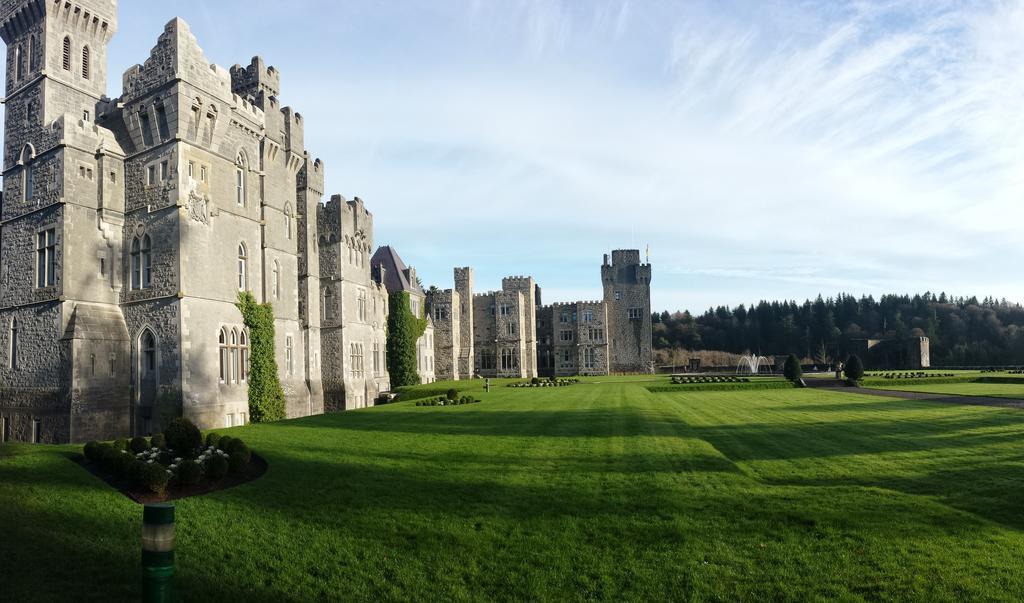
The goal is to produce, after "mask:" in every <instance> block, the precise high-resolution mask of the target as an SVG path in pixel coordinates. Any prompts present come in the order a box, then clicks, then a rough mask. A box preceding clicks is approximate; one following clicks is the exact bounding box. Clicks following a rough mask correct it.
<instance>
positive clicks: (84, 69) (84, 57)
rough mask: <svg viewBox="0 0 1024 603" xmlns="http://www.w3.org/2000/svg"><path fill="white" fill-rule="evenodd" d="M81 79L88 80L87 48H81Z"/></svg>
mask: <svg viewBox="0 0 1024 603" xmlns="http://www.w3.org/2000/svg"><path fill="white" fill-rule="evenodd" d="M82 77H83V78H85V79H89V47H88V46H83V47H82Z"/></svg>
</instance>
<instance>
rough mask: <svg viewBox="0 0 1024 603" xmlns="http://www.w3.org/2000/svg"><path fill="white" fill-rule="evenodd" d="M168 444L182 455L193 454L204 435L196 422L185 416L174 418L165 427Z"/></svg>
mask: <svg viewBox="0 0 1024 603" xmlns="http://www.w3.org/2000/svg"><path fill="white" fill-rule="evenodd" d="M164 438H166V439H167V446H168V447H169V448H170V449H171V450H174V451H175V452H177V453H178V454H179V455H181V456H191V455H192V453H193V452H195V449H196V448H199V446H201V445H202V443H203V436H202V434H200V433H199V428H198V427H196V426H195V423H193V422H192V421H189V420H188V419H186V418H185V417H177V418H175V419H172V420H171V422H170V423H168V424H167V427H166V428H164Z"/></svg>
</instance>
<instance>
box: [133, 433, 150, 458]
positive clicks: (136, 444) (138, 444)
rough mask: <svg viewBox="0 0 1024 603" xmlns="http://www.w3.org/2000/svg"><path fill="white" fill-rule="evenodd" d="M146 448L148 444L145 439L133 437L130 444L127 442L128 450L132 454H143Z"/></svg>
mask: <svg viewBox="0 0 1024 603" xmlns="http://www.w3.org/2000/svg"><path fill="white" fill-rule="evenodd" d="M148 448H149V442H147V441H146V438H144V437H141V436H135V437H134V438H132V441H131V442H128V449H129V450H131V451H132V452H134V453H135V454H138V453H140V452H145V451H146V450H147V449H148Z"/></svg>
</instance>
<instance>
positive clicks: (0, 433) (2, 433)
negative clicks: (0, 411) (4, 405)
mask: <svg viewBox="0 0 1024 603" xmlns="http://www.w3.org/2000/svg"><path fill="white" fill-rule="evenodd" d="M6 441H7V417H0V443H2V442H6Z"/></svg>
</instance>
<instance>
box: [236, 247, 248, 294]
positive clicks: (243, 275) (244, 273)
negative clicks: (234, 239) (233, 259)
mask: <svg viewBox="0 0 1024 603" xmlns="http://www.w3.org/2000/svg"><path fill="white" fill-rule="evenodd" d="M247 264H248V256H247V255H246V253H245V243H239V244H238V290H239V291H245V290H246V285H247V284H248V280H249V279H248V266H247Z"/></svg>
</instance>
